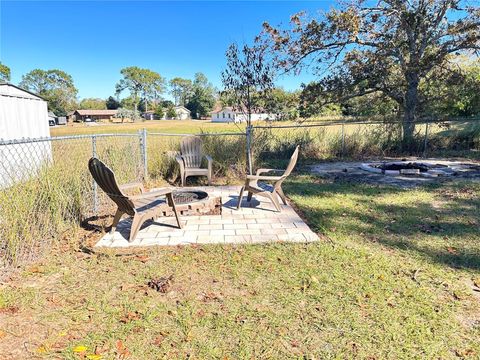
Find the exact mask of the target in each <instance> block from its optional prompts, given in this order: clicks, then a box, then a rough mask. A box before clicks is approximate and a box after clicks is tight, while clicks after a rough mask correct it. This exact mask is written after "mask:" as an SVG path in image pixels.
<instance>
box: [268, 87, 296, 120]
mask: <svg viewBox="0 0 480 360" xmlns="http://www.w3.org/2000/svg"><path fill="white" fill-rule="evenodd" d="M263 102H264V106H263V107H264V108H265V111H266V112H267V113H269V114H275V115H276V119H277V120H296V119H297V118H298V116H299V111H298V109H299V96H298V93H297V92H289V91H285V90H284V89H282V88H275V89H272V90H270V91H269V93H268V94H267V96H266V98H265V99H264V100H263Z"/></svg>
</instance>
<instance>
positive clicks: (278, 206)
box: [265, 192, 282, 212]
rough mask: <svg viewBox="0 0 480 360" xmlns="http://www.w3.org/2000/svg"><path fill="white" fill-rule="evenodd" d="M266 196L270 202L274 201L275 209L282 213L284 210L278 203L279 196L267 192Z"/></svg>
mask: <svg viewBox="0 0 480 360" xmlns="http://www.w3.org/2000/svg"><path fill="white" fill-rule="evenodd" d="M265 195H267V196H268V197H269V198H270V200H271V201H272V203H273V205H274V206H275V209H276V210H277V211H278V212H280V211H282V208H281V207H280V204H279V202H278V198H277V195H276V194H275V193H271V192H265Z"/></svg>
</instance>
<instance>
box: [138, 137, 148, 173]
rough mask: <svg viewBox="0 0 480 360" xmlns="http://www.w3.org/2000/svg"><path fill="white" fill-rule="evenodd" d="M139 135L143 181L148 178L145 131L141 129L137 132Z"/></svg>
mask: <svg viewBox="0 0 480 360" xmlns="http://www.w3.org/2000/svg"><path fill="white" fill-rule="evenodd" d="M139 135H140V151H141V154H142V163H143V180H144V181H145V180H147V178H148V168H147V129H142V130H140V131H139Z"/></svg>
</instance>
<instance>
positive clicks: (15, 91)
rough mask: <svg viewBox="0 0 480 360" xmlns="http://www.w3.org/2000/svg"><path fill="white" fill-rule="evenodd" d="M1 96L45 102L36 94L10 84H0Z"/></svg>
mask: <svg viewBox="0 0 480 360" xmlns="http://www.w3.org/2000/svg"><path fill="white" fill-rule="evenodd" d="M0 95H3V96H11V97H18V98H24V99H33V100H45V99H44V98H43V97H41V96H39V95H37V94H34V93H33V92H31V91H28V90H25V89H22V88H21V87H19V86H17V85H13V84H10V83H8V82H0Z"/></svg>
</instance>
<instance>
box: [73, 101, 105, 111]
mask: <svg viewBox="0 0 480 360" xmlns="http://www.w3.org/2000/svg"><path fill="white" fill-rule="evenodd" d="M78 106H79V107H80V109H92V110H103V109H106V108H107V105H106V103H105V100H103V99H99V98H85V99H82V101H80V104H78Z"/></svg>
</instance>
